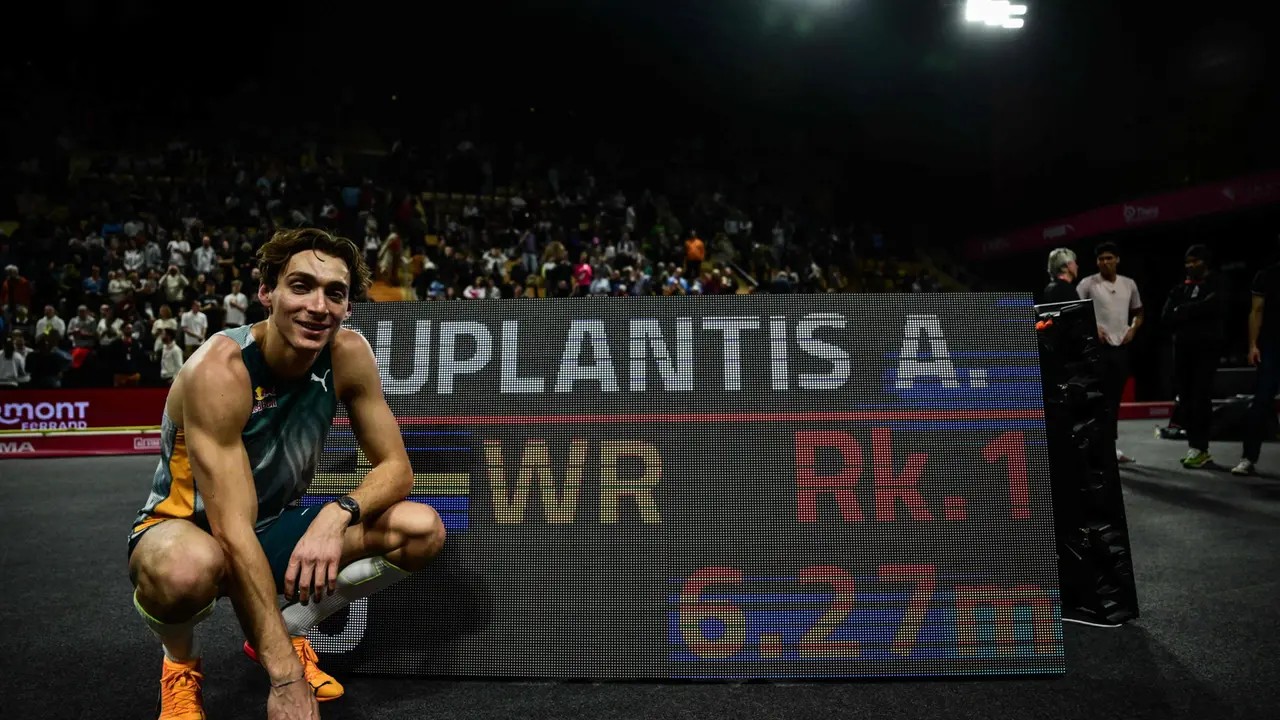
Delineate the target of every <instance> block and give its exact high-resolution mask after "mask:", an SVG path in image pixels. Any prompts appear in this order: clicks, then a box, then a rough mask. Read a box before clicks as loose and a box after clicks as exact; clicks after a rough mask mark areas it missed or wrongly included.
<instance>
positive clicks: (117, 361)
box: [103, 324, 142, 387]
mask: <svg viewBox="0 0 1280 720" xmlns="http://www.w3.org/2000/svg"><path fill="white" fill-rule="evenodd" d="M103 353H104V355H105V356H106V357H105V358H104V359H105V360H106V364H107V367H108V368H109V369H110V372H111V374H112V378H113V384H114V385H115V387H137V386H138V382H139V381H140V380H141V379H142V372H141V368H142V350H141V348H140V347H139V346H138V344H137V343H136V342H134V339H133V325H131V324H126V325H124V326H123V327H122V328H121V332H120V341H119V342H116V343H112V344H111V345H110V346H109V347H108V348H106V349H104V350H103Z"/></svg>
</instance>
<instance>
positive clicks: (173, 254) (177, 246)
mask: <svg viewBox="0 0 1280 720" xmlns="http://www.w3.org/2000/svg"><path fill="white" fill-rule="evenodd" d="M190 256H191V243H189V242H187V238H186V236H185V235H179V234H176V233H175V234H174V236H173V239H172V240H170V241H169V264H170V265H171V266H173V267H175V268H178V269H180V270H184V271H185V270H186V269H187V260H188V258H190Z"/></svg>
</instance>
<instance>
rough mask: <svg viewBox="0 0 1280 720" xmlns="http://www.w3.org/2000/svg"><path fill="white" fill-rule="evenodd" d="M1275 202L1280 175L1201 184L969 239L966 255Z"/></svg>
mask: <svg viewBox="0 0 1280 720" xmlns="http://www.w3.org/2000/svg"><path fill="white" fill-rule="evenodd" d="M1273 202H1280V172H1271V173H1266V174H1263V175H1255V176H1252V177H1244V178H1237V179H1235V180H1230V181H1227V182H1221V183H1215V184H1213V185H1200V186H1198V187H1194V188H1187V189H1186V190H1179V191H1177V192H1171V193H1166V194H1164V195H1156V196H1154V197H1149V198H1146V199H1144V200H1135V201H1133V202H1125V203H1118V204H1116V205H1108V206H1106V207H1101V208H1097V209H1095V210H1089V211H1087V212H1083V213H1079V214H1077V215H1072V216H1069V217H1065V218H1059V219H1057V220H1052V221H1050V222H1046V223H1042V224H1039V225H1034V226H1031V227H1027V228H1022V229H1021V230H1015V231H1013V232H1009V233H1005V234H1003V235H1000V236H998V237H994V238H976V239H973V240H970V241H969V244H968V248H967V252H966V255H967V257H968V259H970V260H984V259H990V258H994V257H999V256H1001V255H1013V254H1016V253H1020V252H1025V251H1028V250H1036V249H1040V248H1050V247H1057V246H1062V245H1070V244H1071V243H1072V242H1074V241H1076V240H1079V239H1081V238H1087V237H1091V236H1094V235H1102V234H1104V233H1109V232H1115V231H1117V230H1125V229H1129V228H1138V227H1144V226H1148V225H1157V224H1162V223H1171V222H1176V221H1178V220H1186V219H1188V218H1193V217H1199V216H1202V215H1211V214H1214V213H1220V212H1230V211H1232V210H1239V209H1242V208H1246V207H1250V206H1255V205H1265V204H1268V203H1273Z"/></svg>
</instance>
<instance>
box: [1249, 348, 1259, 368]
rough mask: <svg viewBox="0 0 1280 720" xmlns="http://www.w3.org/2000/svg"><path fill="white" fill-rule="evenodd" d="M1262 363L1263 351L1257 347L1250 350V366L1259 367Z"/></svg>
mask: <svg viewBox="0 0 1280 720" xmlns="http://www.w3.org/2000/svg"><path fill="white" fill-rule="evenodd" d="M1260 362H1262V351H1261V350H1259V349H1258V348H1256V347H1253V348H1249V364H1250V365H1252V366H1253V367H1258V363H1260Z"/></svg>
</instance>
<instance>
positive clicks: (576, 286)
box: [573, 251, 595, 297]
mask: <svg viewBox="0 0 1280 720" xmlns="http://www.w3.org/2000/svg"><path fill="white" fill-rule="evenodd" d="M594 272H595V271H594V270H593V269H592V267H591V263H590V262H589V261H588V256H587V253H586V251H583V252H582V253H581V254H580V255H579V256H578V264H577V265H576V266H574V268H573V294H574V297H584V296H586V295H588V294H590V292H591V278H592V275H593V274H594Z"/></svg>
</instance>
